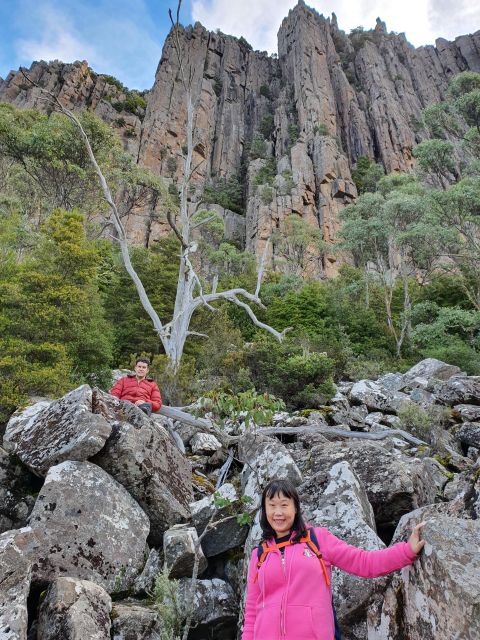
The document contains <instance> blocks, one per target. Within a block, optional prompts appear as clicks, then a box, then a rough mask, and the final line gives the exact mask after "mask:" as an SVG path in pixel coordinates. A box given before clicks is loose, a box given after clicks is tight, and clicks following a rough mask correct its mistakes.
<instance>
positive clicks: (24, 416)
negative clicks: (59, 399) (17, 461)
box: [3, 400, 51, 452]
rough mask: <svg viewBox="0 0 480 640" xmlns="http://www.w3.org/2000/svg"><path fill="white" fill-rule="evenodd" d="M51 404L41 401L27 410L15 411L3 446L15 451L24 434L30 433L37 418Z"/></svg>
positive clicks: (7, 428)
mask: <svg viewBox="0 0 480 640" xmlns="http://www.w3.org/2000/svg"><path fill="white" fill-rule="evenodd" d="M50 404H51V401H50V400H39V401H38V402H34V403H33V404H31V405H29V406H28V407H26V408H25V409H18V410H17V411H15V413H14V414H13V415H12V416H11V418H10V420H9V421H8V422H7V426H6V428H5V433H4V435H3V446H4V448H5V449H6V450H7V451H11V452H13V451H15V447H16V446H17V444H18V443H19V442H20V441H21V440H22V437H23V434H24V433H26V432H28V430H29V429H30V427H31V426H32V424H33V423H34V422H35V420H36V418H37V416H38V415H39V414H40V413H41V412H42V411H43V410H44V409H46V408H47V407H48V406H49V405H50Z"/></svg>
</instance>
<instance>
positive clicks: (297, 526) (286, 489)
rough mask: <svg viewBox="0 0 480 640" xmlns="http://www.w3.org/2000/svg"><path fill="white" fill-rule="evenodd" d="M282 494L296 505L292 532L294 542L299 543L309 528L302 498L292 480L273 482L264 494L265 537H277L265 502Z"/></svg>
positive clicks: (262, 510) (263, 526)
mask: <svg viewBox="0 0 480 640" xmlns="http://www.w3.org/2000/svg"><path fill="white" fill-rule="evenodd" d="M280 493H282V494H283V495H284V496H285V497H286V498H291V499H292V500H293V504H294V505H295V519H294V521H293V527H292V532H293V533H294V537H293V539H292V542H298V540H300V538H302V537H303V536H305V535H306V534H307V527H306V525H305V522H304V520H303V517H302V510H301V509H300V498H299V497H298V493H297V490H296V489H295V487H294V486H293V484H292V483H291V482H290V480H271V481H270V482H269V483H268V484H267V486H266V487H265V489H264V490H263V493H262V504H261V507H260V526H261V527H262V534H263V537H264V538H265V539H266V540H268V539H269V538H274V537H275V531H274V530H273V529H272V527H271V526H270V524H269V523H268V520H267V510H266V508H265V502H266V501H267V500H270V499H271V498H274V497H275V496H276V495H278V494H280Z"/></svg>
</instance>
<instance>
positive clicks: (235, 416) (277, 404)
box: [200, 389, 285, 428]
mask: <svg viewBox="0 0 480 640" xmlns="http://www.w3.org/2000/svg"><path fill="white" fill-rule="evenodd" d="M200 406H201V410H202V412H203V413H207V412H210V413H212V414H213V415H214V417H215V419H216V420H218V421H219V422H220V423H222V424H223V423H224V422H225V421H226V420H227V419H228V420H232V421H233V422H235V423H240V422H242V421H243V422H244V423H245V426H246V427H247V428H248V427H249V426H251V425H252V424H256V425H267V424H270V423H271V421H272V418H273V414H274V413H275V412H276V411H282V410H284V409H285V403H284V402H283V400H280V399H279V398H276V397H275V396H272V395H270V394H268V393H257V391H255V390H254V389H249V390H248V391H243V392H241V393H238V394H237V395H234V394H233V393H231V392H229V391H218V390H214V391H210V392H209V393H207V394H206V396H205V397H204V398H202V399H201V401H200Z"/></svg>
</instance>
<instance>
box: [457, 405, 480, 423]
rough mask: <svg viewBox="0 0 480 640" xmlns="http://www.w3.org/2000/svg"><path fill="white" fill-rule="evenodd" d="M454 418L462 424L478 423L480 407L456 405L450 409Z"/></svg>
mask: <svg viewBox="0 0 480 640" xmlns="http://www.w3.org/2000/svg"><path fill="white" fill-rule="evenodd" d="M452 415H453V417H454V418H460V420H461V421H462V422H480V406H478V405H475V404H456V405H455V406H454V407H453V408H452Z"/></svg>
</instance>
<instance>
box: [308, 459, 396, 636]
mask: <svg viewBox="0 0 480 640" xmlns="http://www.w3.org/2000/svg"><path fill="white" fill-rule="evenodd" d="M298 490H299V494H300V498H301V503H302V509H303V515H304V517H305V518H306V520H307V521H308V522H309V523H310V524H312V525H315V526H318V527H326V528H327V529H329V531H331V532H332V533H333V534H334V535H336V536H337V537H339V538H341V539H342V540H344V541H345V542H348V543H349V544H352V545H354V546H357V547H360V548H362V549H367V550H372V549H383V548H384V546H385V545H384V543H383V542H382V541H381V540H380V538H379V537H378V536H377V534H376V528H375V520H374V515H373V510H372V507H371V505H370V503H369V501H368V498H367V494H366V492H365V489H364V488H363V486H362V484H361V482H360V481H359V479H358V477H357V475H356V474H355V472H354V471H353V469H352V467H351V466H350V465H349V464H348V463H347V462H339V463H337V464H334V465H333V467H331V468H330V469H329V470H328V471H327V472H326V473H323V472H321V473H317V474H316V475H314V476H313V477H312V478H310V479H309V480H308V481H307V482H305V483H304V484H302V485H301V486H300V487H299V488H298ZM376 582H378V579H377V580H364V579H362V578H358V577H357V576H353V575H350V574H348V573H345V572H343V571H340V570H338V569H334V570H333V573H332V588H333V594H334V595H333V601H334V604H335V609H336V612H337V616H338V618H339V622H340V624H341V625H342V626H345V627H346V628H347V627H348V628H349V629H350V628H351V627H352V626H353V625H360V626H363V627H365V625H366V616H367V612H366V607H367V605H368V603H369V601H370V598H371V595H372V593H373V590H374V587H375V583H376Z"/></svg>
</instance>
